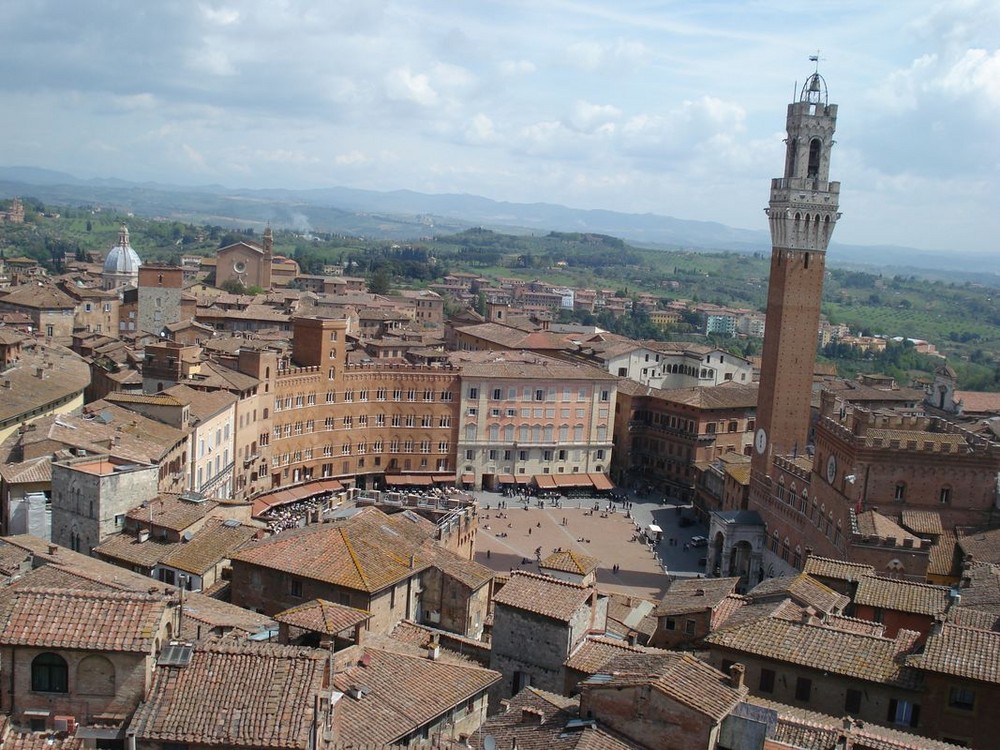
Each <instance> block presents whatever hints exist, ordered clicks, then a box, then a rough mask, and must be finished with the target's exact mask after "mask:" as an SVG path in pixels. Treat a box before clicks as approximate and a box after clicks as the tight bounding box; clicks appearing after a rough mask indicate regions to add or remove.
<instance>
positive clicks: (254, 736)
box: [129, 642, 329, 748]
mask: <svg viewBox="0 0 1000 750" xmlns="http://www.w3.org/2000/svg"><path fill="white" fill-rule="evenodd" d="M328 658H329V655H328V654H327V653H326V652H324V651H320V650H318V649H303V648H296V647H293V646H278V645H274V644H263V643H262V644H255V643H247V642H241V643H234V642H216V643H207V644H203V645H200V646H197V647H196V648H195V650H194V653H193V654H192V657H191V663H190V664H188V665H187V666H186V667H158V668H157V669H156V672H155V674H154V676H153V684H152V687H151V689H150V691H149V695H148V697H147V699H146V701H145V702H144V703H142V704H141V705H140V706H139V708H138V710H137V711H136V713H135V716H134V718H133V719H132V723H131V725H130V729H129V731H130V733H134V734H135V736H136V738H137V740H138V741H139V742H143V743H157V744H159V743H182V744H191V745H208V746H229V747H246V748H251V747H252V748H301V747H307V746H309V745H310V732H311V731H312V729H313V721H314V705H315V703H314V701H315V698H316V696H318V695H319V694H320V693H321V691H322V688H323V672H324V668H325V666H326V663H327V659H328ZM223 676H224V677H223Z"/></svg>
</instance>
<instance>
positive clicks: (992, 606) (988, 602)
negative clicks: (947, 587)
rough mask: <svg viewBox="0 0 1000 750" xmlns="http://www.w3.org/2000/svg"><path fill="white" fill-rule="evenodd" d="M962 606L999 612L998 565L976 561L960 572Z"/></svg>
mask: <svg viewBox="0 0 1000 750" xmlns="http://www.w3.org/2000/svg"><path fill="white" fill-rule="evenodd" d="M959 593H960V594H961V596H962V601H961V605H960V606H962V607H971V608H972V609H978V610H981V611H983V612H997V613H1000V566H996V565H992V564H988V563H976V564H974V565H971V566H967V567H966V569H965V571H964V573H963V574H962V586H961V588H960V589H959Z"/></svg>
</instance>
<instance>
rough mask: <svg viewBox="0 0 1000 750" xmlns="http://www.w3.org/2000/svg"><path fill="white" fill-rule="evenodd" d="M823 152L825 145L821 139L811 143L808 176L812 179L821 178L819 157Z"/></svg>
mask: <svg viewBox="0 0 1000 750" xmlns="http://www.w3.org/2000/svg"><path fill="white" fill-rule="evenodd" d="M822 152H823V143H822V142H821V141H820V139H819V138H813V139H812V140H811V141H809V171H808V172H807V173H806V176H807V177H809V178H810V179H816V178H817V177H819V157H820V154H821V153H822Z"/></svg>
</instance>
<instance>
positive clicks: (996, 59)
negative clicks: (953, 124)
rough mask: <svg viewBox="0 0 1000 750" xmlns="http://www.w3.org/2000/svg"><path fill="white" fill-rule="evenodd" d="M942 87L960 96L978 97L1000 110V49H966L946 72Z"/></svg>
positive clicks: (941, 83) (941, 82)
mask: <svg viewBox="0 0 1000 750" xmlns="http://www.w3.org/2000/svg"><path fill="white" fill-rule="evenodd" d="M940 86H941V88H942V89H943V90H944V91H945V92H947V93H951V94H953V95H956V96H975V97H977V98H981V99H982V100H983V101H984V102H986V103H988V104H989V105H991V106H992V107H993V108H1000V50H994V51H993V52H992V53H990V52H989V51H987V50H984V49H970V50H966V51H965V54H964V55H962V57H961V58H959V59H958V60H956V61H955V62H954V63H953V64H952V65H951V67H950V68H949V69H948V70H946V71H945V72H944V75H943V76H942V77H941V79H940Z"/></svg>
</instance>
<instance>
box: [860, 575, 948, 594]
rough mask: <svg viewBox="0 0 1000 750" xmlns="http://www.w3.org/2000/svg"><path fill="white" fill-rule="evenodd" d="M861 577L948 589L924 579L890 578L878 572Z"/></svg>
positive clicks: (918, 586) (938, 589)
mask: <svg viewBox="0 0 1000 750" xmlns="http://www.w3.org/2000/svg"><path fill="white" fill-rule="evenodd" d="M861 577H862V578H875V579H878V581H879V582H883V581H884V582H885V583H898V584H900V585H904V586H914V587H917V588H925V589H933V590H937V591H940V590H942V589H943V590H945V591H948V590H950V587H949V586H942V585H941V584H939V583H927V582H926V581H907V580H903V579H902V578H891V577H889V576H885V575H881V574H879V573H874V574H869V575H864V576H861ZM859 582H860V581H859Z"/></svg>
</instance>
